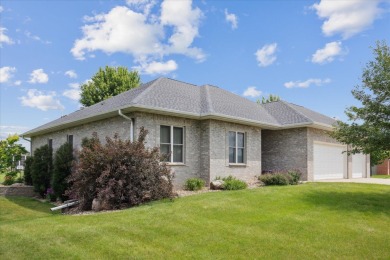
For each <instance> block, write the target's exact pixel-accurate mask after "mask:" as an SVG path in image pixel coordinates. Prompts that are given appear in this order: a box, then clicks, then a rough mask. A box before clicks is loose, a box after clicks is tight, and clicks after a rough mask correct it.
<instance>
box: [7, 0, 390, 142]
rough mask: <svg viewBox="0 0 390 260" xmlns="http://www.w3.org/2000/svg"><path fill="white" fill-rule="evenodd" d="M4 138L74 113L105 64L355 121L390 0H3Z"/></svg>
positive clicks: (388, 20)
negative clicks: (358, 90) (83, 89)
mask: <svg viewBox="0 0 390 260" xmlns="http://www.w3.org/2000/svg"><path fill="white" fill-rule="evenodd" d="M0 6H1V7H0V17H1V19H0V21H1V25H0V54H1V55H0V84H1V86H0V91H1V93H0V94H1V105H0V108H1V112H0V131H1V134H0V138H1V139H3V138H6V137H7V135H8V134H10V133H19V134H20V133H22V132H24V131H27V130H29V129H31V128H34V127H36V126H39V125H42V124H45V123H47V122H49V121H51V120H54V119H56V118H58V117H60V116H62V115H65V114H69V113H71V112H73V111H75V110H77V109H78V108H79V107H80V105H79V103H78V96H79V85H80V84H82V83H84V82H86V81H87V80H89V79H90V78H91V76H92V75H93V74H94V73H96V71H97V70H98V68H99V67H104V66H106V65H109V66H126V67H128V68H129V69H137V70H138V71H139V72H140V73H141V78H142V82H148V81H150V80H153V79H155V78H157V77H161V76H165V77H170V78H174V79H177V80H181V81H185V82H189V83H193V84H197V85H203V84H211V85H216V86H219V87H221V88H224V89H227V90H229V91H231V92H233V93H236V94H238V95H242V96H245V97H247V98H248V99H250V100H253V101H256V100H257V99H258V98H261V96H263V95H265V96H267V95H269V94H277V95H279V96H280V97H281V98H282V99H283V100H286V101H288V102H292V103H295V104H298V105H302V106H305V107H307V108H310V109H313V110H315V111H318V112H320V113H323V114H326V115H328V116H331V117H337V118H339V119H341V120H346V116H345V115H344V109H345V108H346V107H348V106H350V105H358V103H357V102H356V100H355V99H354V98H353V97H352V95H351V90H352V89H353V87H354V86H355V85H357V84H359V83H360V76H361V72H362V68H363V67H364V66H365V64H366V63H367V62H368V61H370V60H371V59H372V57H373V56H372V50H371V49H370V46H374V45H375V42H376V41H377V40H386V41H387V43H390V39H389V38H390V14H389V12H390V1H388V0H345V1H342V0H340V1H335V0H314V1H238V0H237V1H187V0H166V1H153V0H127V1H92V0H91V1H77V0H73V1H34V0H32V1H17V0H16V1H7V0H5V1H4V0H3V1H1V4H0Z"/></svg>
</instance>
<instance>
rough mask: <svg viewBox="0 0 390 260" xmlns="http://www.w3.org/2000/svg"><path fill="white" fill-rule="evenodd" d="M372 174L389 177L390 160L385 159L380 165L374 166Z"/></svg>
mask: <svg viewBox="0 0 390 260" xmlns="http://www.w3.org/2000/svg"><path fill="white" fill-rule="evenodd" d="M372 174H378V175H390V159H385V160H384V161H383V162H382V163H381V164H378V165H374V166H373V167H372Z"/></svg>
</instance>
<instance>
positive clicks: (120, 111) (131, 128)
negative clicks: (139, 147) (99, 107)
mask: <svg viewBox="0 0 390 260" xmlns="http://www.w3.org/2000/svg"><path fill="white" fill-rule="evenodd" d="M118 114H119V115H120V116H121V117H123V118H125V119H127V120H129V121H130V142H133V141H134V133H133V127H134V126H133V119H131V118H130V117H128V116H125V115H124V114H123V113H122V110H120V109H118Z"/></svg>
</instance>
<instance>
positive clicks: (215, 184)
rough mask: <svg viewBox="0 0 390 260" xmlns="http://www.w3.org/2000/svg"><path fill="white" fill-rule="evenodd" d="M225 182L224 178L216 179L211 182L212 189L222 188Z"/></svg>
mask: <svg viewBox="0 0 390 260" xmlns="http://www.w3.org/2000/svg"><path fill="white" fill-rule="evenodd" d="M224 183H225V182H224V181H223V180H215V181H212V182H210V189H212V190H222V186H223V184H224Z"/></svg>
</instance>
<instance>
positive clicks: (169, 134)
mask: <svg viewBox="0 0 390 260" xmlns="http://www.w3.org/2000/svg"><path fill="white" fill-rule="evenodd" d="M160 152H161V153H164V154H170V155H169V158H168V160H167V161H168V162H171V163H184V128H183V127H176V126H165V125H162V126H160Z"/></svg>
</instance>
